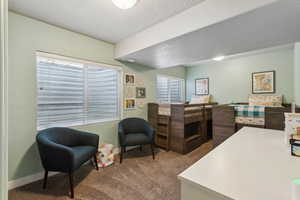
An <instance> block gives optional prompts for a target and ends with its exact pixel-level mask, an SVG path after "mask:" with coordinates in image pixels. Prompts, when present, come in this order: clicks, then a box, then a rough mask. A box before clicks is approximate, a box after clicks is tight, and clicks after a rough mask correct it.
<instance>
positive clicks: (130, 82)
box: [125, 74, 135, 86]
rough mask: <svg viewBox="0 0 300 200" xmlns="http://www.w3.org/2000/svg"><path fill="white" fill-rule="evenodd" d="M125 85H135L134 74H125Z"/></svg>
mask: <svg viewBox="0 0 300 200" xmlns="http://www.w3.org/2000/svg"><path fill="white" fill-rule="evenodd" d="M125 85H127V86H134V85H135V75H134V74H125Z"/></svg>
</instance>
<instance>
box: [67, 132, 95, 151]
mask: <svg viewBox="0 0 300 200" xmlns="http://www.w3.org/2000/svg"><path fill="white" fill-rule="evenodd" d="M72 133H73V134H76V137H78V139H79V140H80V143H81V144H82V145H87V146H94V147H96V148H97V149H98V145H99V135H96V134H93V133H89V132H85V131H79V130H75V129H72Z"/></svg>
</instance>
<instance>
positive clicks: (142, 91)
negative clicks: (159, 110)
mask: <svg viewBox="0 0 300 200" xmlns="http://www.w3.org/2000/svg"><path fill="white" fill-rule="evenodd" d="M136 98H146V88H144V87H137V88H136Z"/></svg>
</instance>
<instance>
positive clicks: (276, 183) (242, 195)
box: [178, 127, 300, 200]
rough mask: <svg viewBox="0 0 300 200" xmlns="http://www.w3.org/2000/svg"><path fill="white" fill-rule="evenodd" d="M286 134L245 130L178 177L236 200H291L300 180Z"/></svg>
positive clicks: (299, 169)
mask: <svg viewBox="0 0 300 200" xmlns="http://www.w3.org/2000/svg"><path fill="white" fill-rule="evenodd" d="M283 134H284V133H283V131H276V130H268V129H259V128H250V127H245V128H243V129H241V130H240V131H239V132H238V133H236V134H235V135H233V136H232V137H230V138H229V139H227V140H226V141H225V142H224V143H223V144H221V145H219V146H218V147H217V148H215V149H214V150H213V151H211V152H210V153H208V154H207V155H206V156H205V157H203V158H202V159H200V160H199V161H198V162H196V163H195V164H194V165H192V166H191V167H190V168H188V169H187V170H185V171H184V172H183V173H181V174H180V175H179V176H178V177H179V179H180V180H181V181H186V182H188V183H191V184H194V185H195V186H198V187H201V188H202V189H207V190H209V191H211V192H214V193H218V194H221V195H223V196H225V197H228V198H231V199H236V200H289V199H291V183H292V180H293V179H295V178H300V158H298V157H294V156H291V154H290V149H289V147H288V146H286V145H285V144H284V135H283Z"/></svg>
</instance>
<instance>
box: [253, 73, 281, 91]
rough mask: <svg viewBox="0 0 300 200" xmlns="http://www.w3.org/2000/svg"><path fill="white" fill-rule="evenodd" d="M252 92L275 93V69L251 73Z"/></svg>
mask: <svg viewBox="0 0 300 200" xmlns="http://www.w3.org/2000/svg"><path fill="white" fill-rule="evenodd" d="M252 93H253V94H268V93H275V71H265V72H254V73H252Z"/></svg>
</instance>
